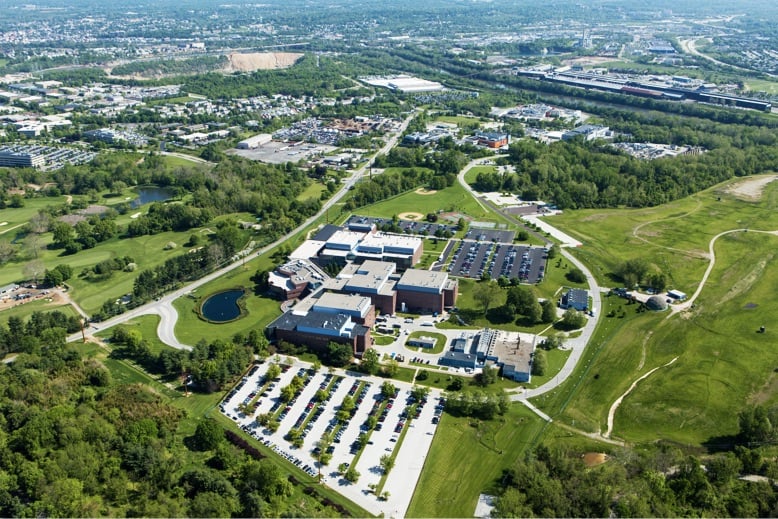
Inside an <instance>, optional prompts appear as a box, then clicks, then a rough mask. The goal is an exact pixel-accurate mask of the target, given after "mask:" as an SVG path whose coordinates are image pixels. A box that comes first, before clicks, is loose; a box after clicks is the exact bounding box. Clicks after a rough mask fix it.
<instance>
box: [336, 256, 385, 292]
mask: <svg viewBox="0 0 778 519" xmlns="http://www.w3.org/2000/svg"><path fill="white" fill-rule="evenodd" d="M396 268H397V266H396V265H395V264H394V263H388V262H385V261H373V260H368V261H365V262H364V263H362V264H361V265H357V264H354V263H352V264H350V265H346V267H344V268H343V270H342V271H341V272H340V274H339V275H338V278H339V279H348V281H347V282H346V284H345V285H344V289H345V290H352V291H355V292H368V293H378V292H380V290H381V288H382V287H383V286H384V285H385V284H386V282H387V280H388V279H389V276H391V275H392V274H394V271H395V270H396Z"/></svg>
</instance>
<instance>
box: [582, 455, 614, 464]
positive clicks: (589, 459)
mask: <svg viewBox="0 0 778 519" xmlns="http://www.w3.org/2000/svg"><path fill="white" fill-rule="evenodd" d="M581 457H582V458H583V462H584V465H586V466H587V467H596V466H597V465H602V464H603V463H605V462H606V461H608V455H607V454H603V453H602V452H587V453H586V454H584V455H583V456H581Z"/></svg>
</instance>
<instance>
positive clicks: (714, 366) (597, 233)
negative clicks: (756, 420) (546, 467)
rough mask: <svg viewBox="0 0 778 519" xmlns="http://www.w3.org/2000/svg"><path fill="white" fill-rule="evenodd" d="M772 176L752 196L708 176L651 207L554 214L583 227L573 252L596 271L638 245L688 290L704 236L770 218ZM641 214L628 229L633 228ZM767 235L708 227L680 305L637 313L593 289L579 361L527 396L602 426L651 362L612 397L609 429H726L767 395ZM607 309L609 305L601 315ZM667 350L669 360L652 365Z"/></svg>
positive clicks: (770, 367) (777, 203) (771, 259)
mask: <svg viewBox="0 0 778 519" xmlns="http://www.w3.org/2000/svg"><path fill="white" fill-rule="evenodd" d="M776 187H778V186H776V185H774V184H771V185H768V187H767V188H766V189H765V192H764V195H763V197H762V199H761V200H760V201H750V202H746V201H742V200H738V199H737V198H735V197H734V196H733V195H732V194H730V193H728V192H727V191H725V189H724V186H717V187H715V188H712V189H710V190H707V191H705V192H703V193H700V194H698V195H696V196H694V197H689V198H687V199H684V200H680V201H677V202H674V203H672V204H668V205H666V206H662V207H657V208H650V209H641V210H625V209H617V210H608V211H574V212H572V213H570V214H565V215H562V216H560V217H559V220H557V221H559V222H564V223H565V225H569V227H565V230H566V231H567V232H571V233H577V235H578V236H581V237H582V238H583V239H584V247H581V248H578V249H576V250H575V253H576V254H577V255H579V256H580V257H582V258H584V259H585V261H587V263H588V264H589V265H590V266H593V267H594V268H593V269H592V270H593V272H595V273H597V276H598V277H600V278H601V279H602V280H603V281H602V282H603V283H609V284H611V285H614V284H616V283H617V282H616V281H614V280H612V279H611V278H610V276H608V274H609V273H610V272H612V268H611V265H614V264H616V263H617V262H618V261H620V260H623V259H626V258H635V257H644V258H650V260H651V262H652V263H653V264H654V265H657V266H661V267H662V269H663V271H664V272H666V273H668V274H669V276H670V277H671V282H672V284H673V286H675V287H677V288H679V289H680V290H683V291H686V292H688V293H692V292H693V291H694V290H695V289H696V287H697V286H698V283H699V280H700V279H701V277H702V273H703V271H704V269H705V267H706V266H707V265H708V261H707V260H704V259H703V258H700V257H699V256H697V254H699V253H702V252H707V249H708V242H709V241H710V239H711V238H712V236H714V235H716V234H718V233H719V232H721V231H724V230H728V229H736V228H749V229H752V230H753V229H765V230H774V229H778V216H776V208H778V189H776ZM719 197H720V200H719ZM643 223H645V224H646V225H644V226H643V227H642V228H639V229H638V233H639V235H640V236H641V237H642V238H643V240H640V239H637V238H635V237H634V236H633V229H634V228H635V227H636V226H638V225H640V224H643ZM561 226H562V225H560V227H561ZM776 245H778V239H776V237H775V236H770V235H766V234H760V233H755V232H748V233H743V232H739V233H735V234H729V235H726V236H724V237H722V238H720V239H719V240H718V241H717V242H716V245H715V253H716V266H715V268H714V269H713V271H712V273H711V277H710V279H709V280H708V283H707V284H706V286H705V288H704V290H703V291H702V293H701V296H700V298H699V299H697V301H696V302H695V308H694V309H693V310H692V311H691V312H689V313H687V315H685V316H672V317H668V314H667V313H659V314H654V313H648V312H646V313H640V314H639V313H636V310H637V307H636V305H627V306H625V301H624V300H621V299H616V298H615V297H611V298H605V299H604V305H603V306H604V307H603V309H602V310H601V315H602V320H601V322H600V325H599V327H598V329H597V331H596V333H595V336H594V338H593V340H592V341H591V342H590V345H589V347H588V348H587V351H586V353H585V354H584V358H583V359H582V361H581V363H580V364H579V368H578V369H577V370H576V372H575V373H574V375H573V376H572V377H571V379H570V380H569V381H568V382H567V383H565V384H564V385H563V386H561V387H560V388H557V389H556V390H555V391H553V392H551V393H549V394H547V395H544V396H542V397H539V398H537V399H536V400H535V402H536V404H537V405H539V406H540V407H541V408H542V409H544V410H545V411H546V412H548V413H549V414H550V415H551V416H552V417H555V419H556V420H562V421H563V422H566V423H572V421H573V420H575V423H576V427H578V428H583V429H586V430H589V431H597V430H602V431H604V430H605V428H606V418H607V413H608V409H609V408H610V406H611V405H612V404H613V402H614V401H615V400H616V399H617V398H618V397H619V396H620V395H622V394H623V393H624V392H625V391H626V390H627V388H629V386H630V385H631V384H632V382H634V381H635V380H636V379H637V378H639V377H640V376H641V375H643V374H645V373H647V372H648V371H649V370H651V369H653V368H659V369H658V371H657V372H655V373H654V374H652V375H651V376H649V377H648V378H647V379H645V380H643V381H641V382H640V383H639V384H638V385H637V386H636V387H635V389H634V390H633V391H632V392H631V393H630V394H629V395H628V396H627V397H626V398H625V399H624V401H623V402H622V404H621V406H620V407H619V408H618V410H617V412H616V415H615V422H614V436H616V437H620V438H623V439H626V440H627V441H630V442H642V441H646V442H648V441H655V440H656V439H657V438H662V439H668V440H672V441H677V442H680V443H684V444H691V445H699V444H701V443H704V442H705V441H707V440H709V439H711V438H713V437H717V436H726V435H729V434H733V433H734V432H736V431H737V428H738V425H737V413H738V411H739V410H740V409H742V407H743V406H745V405H748V404H753V403H765V404H768V405H773V404H775V403H776V402H778V396H777V395H778V392H777V391H776V389H778V377H777V376H776V373H775V372H774V369H775V368H776V365H775V361H774V355H773V354H772V351H771V346H770V345H771V344H774V341H772V340H771V339H770V337H771V335H772V334H773V333H775V331H774V330H771V327H770V323H771V322H772V320H771V319H770V317H771V316H774V315H775V313H776V312H777V311H778V301H776V299H775V297H774V293H773V292H774V287H775V283H776V281H777V280H776V275H778V268H776V266H778V265H777V261H776V256H777V255H778V253H776V252H775V251H776ZM622 308H623V309H624V313H623V314H622V310H621V309H622ZM612 309H615V310H616V316H615V317H607V314H608V313H609V312H610V310H612ZM621 315H624V317H619V316H621ZM762 325H767V333H766V334H764V335H763V334H759V333H756V331H757V330H758V329H759V327H760V326H762ZM674 357H678V360H677V362H675V363H674V364H672V365H671V366H668V367H662V366H664V365H665V364H666V363H667V362H669V361H670V360H671V359H673V358H674Z"/></svg>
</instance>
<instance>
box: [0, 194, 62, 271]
mask: <svg viewBox="0 0 778 519" xmlns="http://www.w3.org/2000/svg"><path fill="white" fill-rule="evenodd" d="M66 201H67V199H66V198H65V197H64V196H55V197H40V198H25V199H24V207H18V208H14V207H6V208H5V209H3V210H2V211H0V224H2V223H5V225H0V240H3V241H6V240H7V241H11V240H13V239H14V237H15V236H16V234H17V232H19V231H21V227H19V226H20V225H24V224H26V223H27V222H29V221H30V218H32V217H33V216H35V215H36V214H38V211H42V210H43V209H45V208H47V207H49V206H52V205H55V206H56V205H63V204H65V202H66ZM6 267H7V265H6V266H4V267H3V270H5V269H6ZM0 284H2V283H0Z"/></svg>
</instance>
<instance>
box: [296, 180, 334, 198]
mask: <svg viewBox="0 0 778 519" xmlns="http://www.w3.org/2000/svg"><path fill="white" fill-rule="evenodd" d="M326 190H327V188H326V187H325V186H324V184H321V183H320V182H312V183H311V185H310V186H308V187H307V188H306V189H305V191H303V192H302V193H300V194H299V195H297V200H300V201H301V202H302V201H305V200H308V199H309V198H314V199H316V200H319V199H320V198H321V194H322V193H324V191H326Z"/></svg>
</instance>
